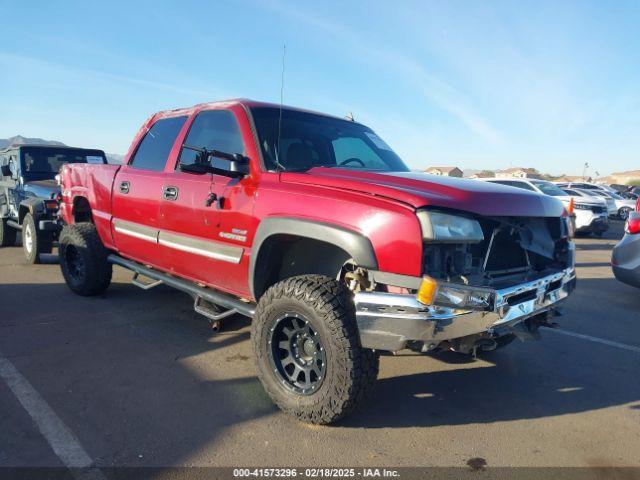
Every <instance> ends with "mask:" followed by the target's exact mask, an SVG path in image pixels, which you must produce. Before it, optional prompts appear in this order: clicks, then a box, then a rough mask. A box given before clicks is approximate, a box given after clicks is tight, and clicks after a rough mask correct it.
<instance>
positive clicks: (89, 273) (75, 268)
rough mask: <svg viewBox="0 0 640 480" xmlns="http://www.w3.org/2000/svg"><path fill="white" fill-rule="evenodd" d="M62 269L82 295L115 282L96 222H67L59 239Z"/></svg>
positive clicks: (70, 283) (100, 289)
mask: <svg viewBox="0 0 640 480" xmlns="http://www.w3.org/2000/svg"><path fill="white" fill-rule="evenodd" d="M58 251H59V255H60V269H61V270H62V276H63V277H64V279H65V281H66V282H67V285H68V286H69V288H70V289H71V290H73V291H74V292H75V293H77V294H78V295H82V296H86V297H88V296H92V295H97V294H99V293H101V292H103V291H104V290H105V289H106V288H107V287H108V286H109V284H110V283H111V275H112V270H113V269H112V266H111V264H110V263H109V262H108V261H107V256H108V255H109V251H108V250H107V249H106V248H105V247H104V245H103V244H102V241H101V240H100V237H99V236H98V232H97V231H96V227H95V226H94V225H93V224H92V223H76V224H73V225H65V226H64V227H63V229H62V232H61V233H60V238H59V240H58Z"/></svg>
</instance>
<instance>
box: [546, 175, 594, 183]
mask: <svg viewBox="0 0 640 480" xmlns="http://www.w3.org/2000/svg"><path fill="white" fill-rule="evenodd" d="M591 180H592V179H591V177H583V176H582V175H563V176H562V177H558V178H556V179H555V180H554V181H555V182H590V181H591Z"/></svg>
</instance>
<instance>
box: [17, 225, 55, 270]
mask: <svg viewBox="0 0 640 480" xmlns="http://www.w3.org/2000/svg"><path fill="white" fill-rule="evenodd" d="M22 250H23V251H24V257H25V259H26V260H27V263H29V264H35V263H40V254H41V253H51V251H52V250H53V238H52V237H51V234H50V233H49V232H41V231H38V228H37V226H36V221H35V218H33V215H31V214H30V213H27V214H26V215H25V217H24V220H23V221H22Z"/></svg>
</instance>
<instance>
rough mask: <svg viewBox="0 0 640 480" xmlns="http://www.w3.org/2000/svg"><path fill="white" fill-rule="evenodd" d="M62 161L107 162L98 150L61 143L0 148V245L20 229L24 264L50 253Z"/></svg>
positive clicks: (12, 240) (7, 243)
mask: <svg viewBox="0 0 640 480" xmlns="http://www.w3.org/2000/svg"><path fill="white" fill-rule="evenodd" d="M65 163H100V164H103V163H107V159H106V157H105V154H104V152H103V151H102V150H94V149H86V148H74V147H67V146H62V145H39V144H36V145H28V144H21V145H13V146H10V147H7V148H5V149H3V150H0V169H1V170H0V246H1V247H6V246H10V245H13V244H14V243H15V241H16V236H17V233H18V232H19V231H21V232H22V248H23V250H24V256H25V259H26V260H27V263H38V262H39V261H40V254H41V253H51V250H52V248H53V243H54V241H55V240H56V239H57V235H58V230H59V229H58V223H57V222H56V212H57V210H58V201H57V199H56V196H57V193H58V192H59V191H60V189H59V187H58V185H57V184H56V181H55V176H56V175H57V173H58V171H59V170H60V167H61V166H62V165H64V164H65Z"/></svg>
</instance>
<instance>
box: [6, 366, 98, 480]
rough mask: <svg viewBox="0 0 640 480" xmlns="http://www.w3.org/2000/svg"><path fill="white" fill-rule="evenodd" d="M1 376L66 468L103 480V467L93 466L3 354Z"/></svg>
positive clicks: (78, 474)
mask: <svg viewBox="0 0 640 480" xmlns="http://www.w3.org/2000/svg"><path fill="white" fill-rule="evenodd" d="M0 377H2V378H3V379H4V381H5V382H6V384H7V385H8V387H9V388H10V389H11V391H12V392H13V394H14V395H15V396H16V398H17V399H18V401H19V402H20V404H21V405H22V407H23V408H24V409H25V410H26V411H27V413H28V414H29V415H30V416H31V418H32V419H33V421H34V422H35V423H36V425H37V426H38V429H39V430H40V433H42V435H43V436H44V438H45V439H46V440H47V442H49V445H50V446H51V448H52V450H53V451H54V452H55V454H56V455H57V456H58V458H59V459H60V460H61V461H62V463H63V464H64V465H65V466H66V467H67V468H70V469H71V473H72V474H73V475H74V477H76V478H79V479H87V480H88V479H95V480H104V478H105V477H104V476H103V475H102V472H100V470H98V469H96V468H91V467H92V466H93V461H92V460H91V457H89V455H88V454H87V452H86V451H85V450H84V449H83V448H82V446H81V445H80V442H79V441H78V439H77V438H76V436H75V435H74V434H73V432H71V430H69V428H68V427H67V426H66V425H65V424H64V422H63V421H62V420H61V419H60V417H58V416H57V415H56V414H55V412H54V411H53V410H52V409H51V407H49V405H48V404H47V402H46V401H45V400H44V398H42V396H41V395H40V394H39V393H38V392H37V391H36V389H35V388H33V386H31V384H30V383H29V381H28V380H27V379H26V378H25V377H24V376H22V374H21V373H20V372H19V371H18V369H17V368H16V367H15V366H14V365H13V363H11V361H9V360H8V359H7V358H5V357H3V356H2V355H0Z"/></svg>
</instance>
